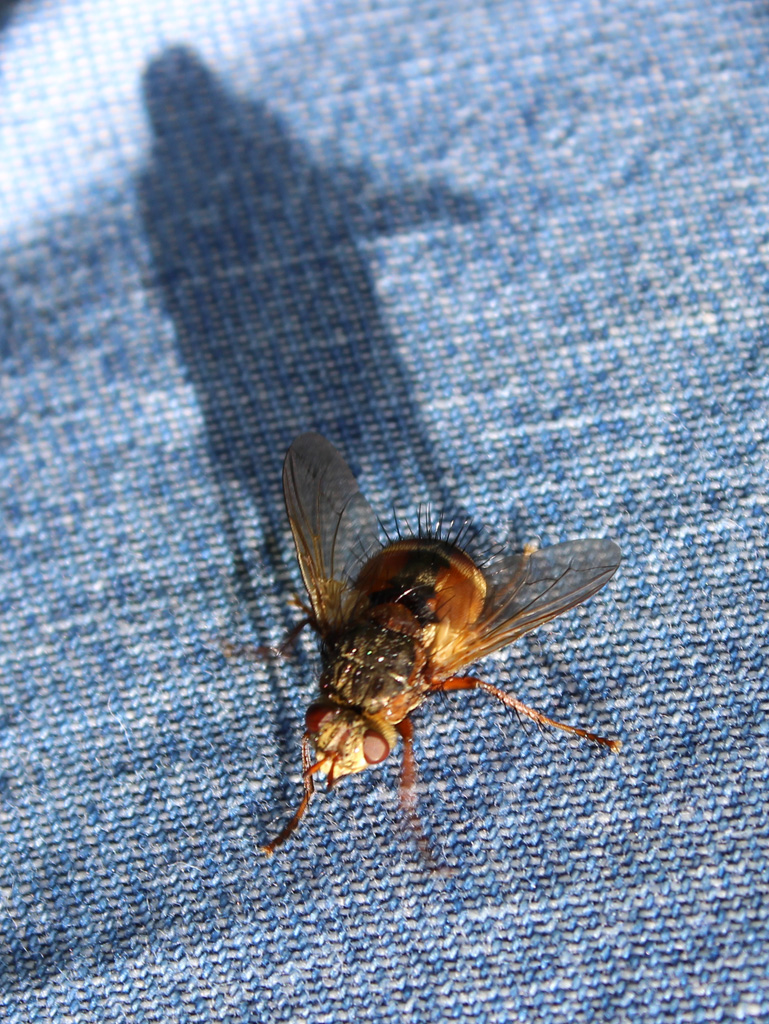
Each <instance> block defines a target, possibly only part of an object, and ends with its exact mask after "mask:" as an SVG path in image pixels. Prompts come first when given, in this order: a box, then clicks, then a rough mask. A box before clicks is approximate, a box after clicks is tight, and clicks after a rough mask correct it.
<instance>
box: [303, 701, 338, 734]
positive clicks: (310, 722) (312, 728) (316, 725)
mask: <svg viewBox="0 0 769 1024" xmlns="http://www.w3.org/2000/svg"><path fill="white" fill-rule="evenodd" d="M338 713H339V708H336V707H334V705H333V704H313V705H312V707H309V708H308V709H307V714H306V716H305V719H304V726H305V728H306V729H307V732H310V733H319V732H320V730H321V729H322V728H323V726H324V725H328V723H329V722H330V721H332V719H334V718H336V716H337V715H338Z"/></svg>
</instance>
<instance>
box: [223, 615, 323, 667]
mask: <svg viewBox="0 0 769 1024" xmlns="http://www.w3.org/2000/svg"><path fill="white" fill-rule="evenodd" d="M309 625H310V619H309V618H304V619H302V620H301V622H297V624H296V625H295V626H293V627H292V628H291V629H290V630H289V632H288V633H287V634H286V637H285V639H284V640H282V641H281V642H280V644H279V645H278V646H277V647H270V646H268V645H267V644H236V643H233V642H232V641H231V640H222V651H223V653H224V656H225V658H248V659H249V661H266V660H267V659H268V658H285V657H286V654H287V653H288V651H289V648H290V647H291V646H292V645H293V643H294V642H295V640H296V638H297V637H298V636H299V634H300V633H301V632H302V630H303V629H304V627H305V626H309Z"/></svg>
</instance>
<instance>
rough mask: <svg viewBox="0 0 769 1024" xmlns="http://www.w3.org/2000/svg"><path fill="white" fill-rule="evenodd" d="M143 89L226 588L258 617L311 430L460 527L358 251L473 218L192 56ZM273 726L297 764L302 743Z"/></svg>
mask: <svg viewBox="0 0 769 1024" xmlns="http://www.w3.org/2000/svg"><path fill="white" fill-rule="evenodd" d="M144 90H145V100H146V106H147V111H148V114H149V119H150V123H151V128H152V132H153V145H152V154H151V160H150V163H149V165H148V167H147V169H146V171H145V173H144V174H143V175H142V177H141V179H140V183H139V191H140V200H141V207H142V212H143V216H144V219H145V226H146V232H147V237H148V238H149V242H150V245H151V249H152V256H153V262H154V266H155V270H156V273H157V282H158V284H159V288H160V293H161V296H162V301H163V303H164V305H165V307H166V309H167V310H168V312H169V314H170V316H171V317H172V320H173V324H174V329H175V333H176V338H177V341H178V345H179V349H180V351H181V355H182V358H183V361H184V363H185V365H186V368H187V371H188V373H189V377H190V380H191V381H192V383H193V384H194V386H195V389H196V392H197V396H198V400H199V402H200V404H201V407H202V410H203V413H204V416H205V423H206V430H207V436H208V443H209V447H210V452H211V454H212V457H213V460H214V471H215V472H216V474H217V476H218V480H219V485H220V488H221V491H222V508H223V512H224V515H225V517H229V519H228V520H227V521H228V527H227V529H228V533H229V538H228V540H229V543H230V546H231V549H232V553H233V564H234V566H235V569H234V576H235V592H236V595H237V598H238V601H239V602H240V605H241V607H242V609H243V610H245V611H246V613H247V614H252V615H253V618H257V617H258V615H259V605H260V602H259V594H258V593H257V591H256V588H255V586H254V583H253V580H254V575H255V574H254V571H253V566H254V558H255V557H256V558H258V559H260V560H262V561H263V562H264V561H267V562H272V563H273V564H275V563H276V562H277V561H278V557H279V556H278V553H277V550H276V549H275V547H274V544H275V538H278V537H285V533H286V528H287V524H286V520H285V514H284V511H283V508H282V502H281V500H280V497H279V493H278V491H277V482H278V480H279V479H280V467H281V462H282V459H283V455H284V453H285V451H286V448H287V447H288V445H289V444H290V442H291V440H292V439H293V438H294V437H295V436H296V435H297V434H298V433H300V432H302V431H304V430H307V429H316V430H319V431H321V432H322V433H324V434H326V435H327V436H328V437H329V438H330V439H331V440H332V441H335V442H336V443H338V444H340V443H341V446H342V447H343V449H344V451H345V452H346V454H348V456H350V457H351V461H352V463H353V466H355V456H356V453H357V452H365V453H367V455H368V453H375V454H374V455H373V456H372V458H373V460H374V462H375V464H376V461H377V460H378V461H379V464H380V465H381V466H382V467H383V468H384V469H385V470H386V471H388V472H390V471H391V470H392V469H393V460H394V457H395V456H394V455H393V452H396V451H397V452H398V453H399V455H400V457H401V459H402V461H401V463H400V466H399V467H397V468H396V471H397V472H401V471H403V480H405V481H406V482H407V485H409V486H414V483H415V481H416V484H417V487H418V488H419V490H418V493H417V494H416V496H415V498H414V500H415V501H419V500H423V499H426V498H429V499H430V500H431V501H432V502H434V503H435V504H436V505H438V506H439V507H440V508H441V510H442V511H444V512H445V513H446V514H447V515H448V516H449V517H457V516H458V517H460V518H461V517H462V510H461V509H460V508H458V507H457V506H456V505H455V504H453V498H452V495H451V494H450V493H448V492H444V490H443V484H442V482H441V481H442V480H443V478H444V476H445V474H444V472H443V471H442V467H440V466H436V464H435V459H434V454H433V453H432V452H431V446H430V444H429V443H428V439H427V437H426V433H425V430H424V427H423V425H422V421H421V418H420V414H419V410H418V408H417V407H416V406H415V403H414V399H413V396H412V389H411V384H410V381H409V380H408V378H407V375H405V374H404V370H403V366H402V364H401V361H400V359H399V356H398V354H397V351H396V345H395V342H394V339H393V338H392V336H391V335H390V334H389V333H388V329H387V326H386V324H385V323H384V322H383V319H382V316H381V314H380V310H379V305H378V302H377V297H376V294H375V286H374V281H373V278H372V273H371V270H370V267H369V258H368V256H367V252H366V247H367V242H368V241H369V240H370V239H371V238H372V237H375V236H376V235H379V234H381V233H384V232H396V231H400V230H404V229H409V228H413V227H414V226H416V225H419V224H426V225H431V224H435V223H437V222H439V221H443V222H458V221H466V220H471V219H475V218H477V217H478V216H479V214H480V210H479V207H478V205H477V204H476V203H475V202H474V201H473V200H472V199H471V198H469V197H467V196H464V195H461V194H457V193H454V192H452V191H451V190H449V189H448V188H446V187H444V186H443V185H442V184H441V183H439V182H436V183H432V184H430V183H428V184H427V185H426V186H425V185H415V186H414V188H413V189H395V190H393V192H392V193H387V192H386V191H385V192H382V191H380V192H379V193H376V192H375V190H374V189H373V187H372V183H371V181H370V180H369V177H368V176H367V175H366V173H365V171H364V170H362V169H361V168H360V167H354V166H353V167H350V166H335V165H333V164H332V165H327V164H323V165H322V164H321V163H319V162H318V161H317V159H314V158H313V156H312V155H311V153H310V150H309V148H308V147H307V146H305V145H304V144H303V143H302V142H301V141H300V140H298V139H297V138H294V137H293V136H292V134H291V132H290V131H289V130H288V128H287V126H286V124H285V123H284V121H283V120H282V119H281V118H280V117H279V116H278V115H276V114H275V112H274V111H272V110H271V109H270V106H269V104H268V103H265V102H262V101H259V100H252V99H249V100H246V99H243V98H242V97H238V96H235V95H233V94H232V93H231V92H229V91H228V90H227V89H225V88H224V87H223V86H222V84H221V83H220V82H219V81H218V80H217V79H216V77H215V76H214V75H213V74H212V73H211V72H210V71H209V70H208V69H207V68H206V67H205V66H204V65H203V63H202V62H201V61H200V59H199V58H198V57H197V55H196V54H195V53H194V52H192V51H191V50H189V49H181V48H175V49H172V50H169V51H167V52H165V53H164V54H162V55H161V56H160V57H158V58H157V59H156V60H155V61H153V62H152V64H151V65H150V66H149V67H148V69H147V71H146V74H145V76H144ZM404 454H405V459H403V456H404ZM244 490H245V491H246V492H247V493H248V494H249V495H250V496H251V499H252V502H253V505H255V507H256V508H257V509H258V514H259V515H260V517H261V520H262V524H261V525H262V528H263V536H264V538H265V539H264V541H263V543H264V545H265V548H264V550H263V551H260V552H257V553H256V555H255V553H254V552H253V551H252V550H249V545H250V544H252V543H253V541H252V540H249V543H248V544H246V542H245V541H244V539H243V533H244V531H243V523H242V522H239V521H238V520H237V510H235V512H234V513H233V510H234V509H235V504H236V503H235V502H234V501H233V495H234V494H235V493H236V492H237V493H243V491H244ZM271 538H272V540H271ZM274 685H275V686H276V687H277V686H279V685H280V684H278V683H275V684H274ZM274 696H275V702H276V704H277V705H279V704H280V703H281V702H282V701H284V700H285V697H284V696H283V695H281V694H280V693H278V692H277V691H276V693H275V695H274ZM283 728H284V723H282V722H281V723H279V725H278V735H277V742H278V746H279V756H280V757H281V758H282V759H283V760H284V762H285V766H286V769H287V770H289V769H290V768H292V767H293V766H294V765H295V761H296V736H295V735H294V733H295V729H292V730H287V731H286V734H285V735H282V734H281V730H282V729H283Z"/></svg>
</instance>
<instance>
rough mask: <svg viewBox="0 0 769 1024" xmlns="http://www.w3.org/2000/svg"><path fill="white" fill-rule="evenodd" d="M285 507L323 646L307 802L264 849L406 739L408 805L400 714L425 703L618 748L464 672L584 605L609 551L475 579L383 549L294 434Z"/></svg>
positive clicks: (371, 522) (436, 559)
mask: <svg viewBox="0 0 769 1024" xmlns="http://www.w3.org/2000/svg"><path fill="white" fill-rule="evenodd" d="M283 489H284V494H285V499H286V509H287V511H288V518H289V521H290V523H291V529H292V531H293V535H294V543H295V545H296V553H297V557H298V559H299V567H300V569H301V572H302V578H303V580H304V585H305V587H306V588H307V595H308V597H309V605H308V606H304V607H305V611H306V619H305V621H304V622H303V623H302V624H301V625H310V626H312V628H313V629H314V630H315V631H316V632H317V633H318V634H319V636H320V638H321V646H322V657H323V670H322V673H321V678H320V696H319V698H318V700H317V701H315V702H314V703H313V704H311V705H310V707H309V709H308V711H307V715H306V719H305V733H304V738H303V741H302V765H303V779H304V798H303V799H302V801H301V803H300V804H299V807H298V808H297V810H296V812H295V813H294V815H293V817H292V818H291V820H290V821H289V822H288V824H287V825H286V827H285V828H284V829H283V831H282V832H280V834H279V835H277V836H276V837H275V838H274V839H273V840H272V842H270V843H268V844H267V846H265V847H264V850H265V852H267V853H273V852H274V851H275V849H276V847H278V846H279V845H280V844H281V843H282V842H284V840H285V839H287V838H288V836H290V835H291V833H292V832H293V831H294V829H295V828H296V826H297V825H298V824H299V821H300V819H301V817H302V815H303V814H304V812H305V810H306V808H307V805H308V803H309V801H310V798H311V797H312V794H313V792H314V789H315V784H314V777H315V775H316V774H317V773H319V772H320V773H324V774H325V775H326V777H327V780H328V786H329V788H330V787H331V786H333V784H334V783H335V782H336V781H337V780H338V779H340V778H342V777H343V776H345V775H352V774H353V773H355V772H360V771H363V770H364V769H366V768H369V767H370V766H371V765H375V764H381V762H382V761H384V760H385V758H386V757H387V756H388V755H389V754H390V752H391V750H392V749H393V747H394V746H395V744H396V743H397V740H398V737H400V738H401V740H402V741H403V747H404V750H403V768H402V776H401V799H402V801H403V803H404V805H405V806H406V807H407V809H408V810H409V811H412V810H413V806H414V779H415V771H414V758H413V750H412V726H411V722H410V720H409V715H410V714H411V712H412V711H414V709H415V708H418V707H419V706H420V704H422V703H423V701H425V700H426V699H427V697H428V696H429V695H430V694H431V693H437V692H439V691H448V690H473V689H480V690H485V691H486V692H487V693H489V694H491V695H492V696H493V697H496V698H497V699H498V700H500V701H502V703H503V704H506V705H507V706H508V707H510V708H512V709H513V710H514V711H516V712H517V713H518V714H519V715H523V716H525V717H526V718H530V719H532V720H533V721H535V722H537V723H538V724H540V725H552V726H556V727H557V728H559V729H563V730H565V731H566V732H570V733H574V734H575V735H577V736H583V737H585V738H586V739H589V740H593V741H594V742H596V743H601V744H603V745H605V746H607V747H610V748H611V749H612V750H617V749H619V741H618V740H609V739H604V738H603V737H601V736H596V735H595V734H594V733H591V732H587V731H586V730H585V729H578V728H576V727H575V726H572V725H565V724H563V723H562V722H556V721H553V719H551V718H548V717H546V716H545V715H543V714H541V713H540V712H539V711H536V710H534V709H533V708H530V707H527V706H526V705H525V704H522V703H521V701H519V700H517V699H516V698H515V697H511V696H510V695H509V694H507V693H505V692H504V691H503V690H500V689H498V688H497V687H496V686H492V685H491V684H490V683H487V682H485V681H484V680H483V679H477V678H475V677H474V676H468V675H463V674H462V673H463V670H464V669H466V667H467V666H468V665H470V664H471V662H474V661H477V660H478V659H479V658H482V657H484V656H485V655H487V654H491V652H492V651H496V650H498V649H499V648H500V647H505V646H506V645H507V644H510V643H512V642H513V641H514V640H517V639H518V638H519V637H521V636H523V634H524V633H528V632H529V630H531V629H536V628H537V626H541V625H542V624H543V623H544V622H547V621H548V620H549V619H552V618H554V617H555V616H556V615H560V614H561V613H562V612H565V611H567V609H569V608H573V607H574V606H575V605H577V604H579V603H580V602H582V601H585V600H586V599H587V598H588V597H590V596H591V595H592V594H594V593H595V592H596V591H597V590H600V589H601V587H602V586H603V585H604V584H605V583H607V582H608V581H609V580H610V579H611V577H612V576H613V575H614V572H615V571H616V569H617V566H618V565H619V563H620V557H621V556H620V551H619V548H618V547H617V545H616V544H614V543H613V542H612V541H610V540H577V541H569V542H567V543H565V544H555V545H552V546H551V547H546V548H542V549H539V550H533V549H528V548H527V549H526V550H524V551H523V552H521V553H519V554H512V555H507V556H506V557H503V558H501V559H499V560H497V561H495V562H493V563H492V564H491V565H490V566H488V567H484V568H481V567H480V566H479V565H478V564H477V563H476V562H475V561H474V560H473V559H472V558H471V557H470V555H469V554H467V552H465V551H463V550H462V549H461V548H460V547H458V546H457V545H456V544H454V543H450V542H449V541H448V540H444V539H440V538H439V537H421V536H420V537H412V538H404V539H398V540H395V541H393V542H391V543H387V544H384V545H383V544H382V543H381V541H380V539H379V529H378V524H377V518H376V516H375V515H374V512H373V510H372V508H371V506H370V505H369V504H368V502H367V501H366V500H365V498H364V497H363V495H362V494H361V492H360V490H359V489H358V485H357V483H356V482H355V478H354V477H353V475H352V472H351V471H350V468H349V467H348V465H347V463H346V462H345V461H344V459H343V458H342V456H341V455H340V454H339V452H338V451H337V450H336V448H334V446H333V445H332V444H330V443H329V442H328V441H327V440H326V439H325V438H323V437H321V436H320V435H319V434H302V435H301V436H300V437H298V438H297V439H296V440H295V441H294V443H293V444H292V445H291V447H290V448H289V450H288V453H287V455H286V461H285V464H284V467H283ZM301 625H300V627H299V628H301Z"/></svg>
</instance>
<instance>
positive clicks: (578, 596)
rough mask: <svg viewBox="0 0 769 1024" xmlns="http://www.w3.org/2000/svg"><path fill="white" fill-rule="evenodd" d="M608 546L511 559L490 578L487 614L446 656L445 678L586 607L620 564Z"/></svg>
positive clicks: (441, 656)
mask: <svg viewBox="0 0 769 1024" xmlns="http://www.w3.org/2000/svg"><path fill="white" fill-rule="evenodd" d="M621 558H622V556H621V554H620V550H619V548H618V547H617V545H616V544H614V543H613V542H612V541H610V540H575V541H568V542H567V543H565V544H553V545H552V546H551V547H546V548H540V549H539V550H538V551H535V552H533V553H531V554H529V553H523V554H519V555H512V556H510V557H509V558H507V559H505V560H504V561H502V562H500V563H498V566H497V568H496V570H494V568H493V567H492V570H491V572H490V573H489V577H488V582H489V590H488V592H487V594H486V599H485V602H484V606H483V611H482V612H481V614H480V616H479V617H478V619H477V620H476V622H475V623H474V624H473V625H472V626H470V628H469V629H468V630H467V631H465V632H463V633H462V634H461V635H458V636H455V637H453V638H452V639H451V641H450V644H449V646H448V648H447V649H446V650H445V651H444V652H440V651H439V652H436V655H435V657H436V661H437V663H438V664H439V665H440V673H441V675H442V676H443V678H447V677H448V676H450V675H454V674H455V673H456V672H458V671H459V670H460V669H461V668H463V667H464V666H465V665H469V664H470V662H471V661H476V660H477V659H478V658H482V657H484V656H485V655H487V654H491V652H492V651H497V650H499V648H500V647H506V646H507V645H508V644H510V643H512V642H513V641H514V640H517V639H518V638H519V637H521V636H523V634H524V633H528V632H529V630H531V629H536V628H537V627H538V626H541V625H542V624H543V623H545V622H548V621H549V620H550V619H554V618H555V616H556V615H560V614H561V613H562V612H565V611H567V610H568V609H569V608H573V607H574V606H575V605H578V604H581V602H582V601H586V600H587V598H588V597H590V596H591V595H592V594H595V592H596V591H597V590H600V589H601V587H602V586H603V585H604V584H605V583H608V582H609V580H610V579H611V578H612V576H613V575H614V573H615V572H616V571H617V567H618V566H619V563H620V561H621Z"/></svg>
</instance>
